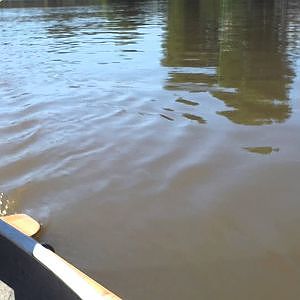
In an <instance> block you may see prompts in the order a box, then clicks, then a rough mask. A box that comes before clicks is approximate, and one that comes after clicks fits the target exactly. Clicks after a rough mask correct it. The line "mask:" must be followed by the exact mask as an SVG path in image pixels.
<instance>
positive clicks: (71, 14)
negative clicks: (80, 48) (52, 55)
mask: <svg viewBox="0 0 300 300" xmlns="http://www.w3.org/2000/svg"><path fill="white" fill-rule="evenodd" d="M150 2H151V1H147V0H145V1H120V0H114V1H103V0H102V1H101V0H100V1H90V0H89V1H87V2H86V3H85V5H84V6H82V7H80V6H81V5H82V3H81V2H80V1H78V2H77V1H69V0H67V1H65V0H64V1H60V2H57V1H56V0H51V2H47V4H48V5H49V6H53V7H55V6H72V4H73V6H74V7H71V8H69V9H63V10H57V11H50V12H49V13H47V14H45V16H44V19H45V20H46V21H52V22H50V23H49V26H48V28H47V31H48V34H49V36H52V37H54V38H66V37H73V36H77V35H79V37H78V38H77V40H76V42H78V43H79V42H80V38H81V37H80V35H99V33H101V34H103V35H107V36H106V38H105V36H103V38H102V39H103V43H107V42H108V41H109V40H111V39H113V41H114V43H115V44H116V45H117V46H126V45H131V44H136V41H137V39H138V38H139V37H140V36H141V33H140V32H139V31H138V29H139V27H140V26H142V25H144V24H145V19H146V17H149V16H151V14H154V13H155V9H154V8H153V7H152V6H151V5H150ZM37 3H40V2H37ZM45 5H46V4H45ZM91 5H92V6H93V7H92V9H91V8H90V7H91ZM81 21H82V22H81ZM109 35H111V36H109ZM70 42H71V41H68V42H67V43H66V42H64V44H70ZM97 43H101V41H97ZM122 51H123V52H124V53H128V52H137V51H138V50H137V49H135V48H132V49H123V50H122Z"/></svg>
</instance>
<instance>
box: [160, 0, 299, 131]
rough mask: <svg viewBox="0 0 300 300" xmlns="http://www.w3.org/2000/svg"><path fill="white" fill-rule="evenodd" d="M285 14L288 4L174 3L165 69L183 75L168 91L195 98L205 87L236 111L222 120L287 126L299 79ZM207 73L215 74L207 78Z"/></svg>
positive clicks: (266, 0)
mask: <svg viewBox="0 0 300 300" xmlns="http://www.w3.org/2000/svg"><path fill="white" fill-rule="evenodd" d="M285 14H286V0H283V1H280V3H279V4H278V2H277V1H275V0H260V1H257V0H255V1H254V0H245V1H233V0H214V1H208V0H207V1H184V0H173V1H169V15H168V35H167V38H166V41H165V43H164V47H165V57H164V59H163V60H162V64H163V65H165V66H168V67H177V68H178V67H179V69H176V72H174V71H172V70H171V71H170V73H169V74H170V76H169V78H168V83H167V85H166V88H167V89H174V90H177V91H178V90H183V91H190V92H195V91H196V90H197V89H198V90H199V87H200V86H201V87H202V88H205V89H206V91H209V92H211V93H212V95H213V96H215V97H217V98H218V99H220V100H222V101H224V102H225V103H226V105H227V106H228V107H229V108H232V109H233V110H229V111H224V112H220V113H219V114H221V115H223V116H226V117H227V118H229V119H230V120H231V121H233V122H235V123H238V124H247V125H261V124H270V123H273V122H283V121H284V120H286V119H287V118H288V117H289V115H290V107H289V104H288V102H287V99H288V86H289V84H290V83H291V81H292V77H293V76H294V74H293V72H292V70H291V66H290V63H289V61H288V58H287V44H288V43H287V40H286V36H287V34H286V32H287V26H286V21H285V17H284V16H285ZM186 67H193V68H194V69H193V72H192V73H188V72H187V71H186V70H185V69H186ZM207 67H211V68H216V72H215V73H214V74H211V73H209V74H206V73H205V72H203V69H204V68H207ZM183 68H185V69H183ZM180 70H182V72H180ZM197 70H198V71H197ZM214 87H215V90H214ZM222 88H223V89H224V90H226V89H232V90H234V91H235V92H232V93H227V92H222V91H221V90H222ZM189 89H190V90H189ZM199 91H200V90H199Z"/></svg>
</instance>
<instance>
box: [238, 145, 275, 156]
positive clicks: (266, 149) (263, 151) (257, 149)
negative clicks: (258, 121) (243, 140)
mask: <svg viewBox="0 0 300 300" xmlns="http://www.w3.org/2000/svg"><path fill="white" fill-rule="evenodd" d="M244 149H245V150H247V151H248V152H251V153H257V154H264V155H267V154H271V153H273V152H279V148H273V147H268V146H266V147H244Z"/></svg>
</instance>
